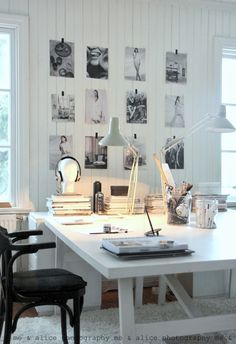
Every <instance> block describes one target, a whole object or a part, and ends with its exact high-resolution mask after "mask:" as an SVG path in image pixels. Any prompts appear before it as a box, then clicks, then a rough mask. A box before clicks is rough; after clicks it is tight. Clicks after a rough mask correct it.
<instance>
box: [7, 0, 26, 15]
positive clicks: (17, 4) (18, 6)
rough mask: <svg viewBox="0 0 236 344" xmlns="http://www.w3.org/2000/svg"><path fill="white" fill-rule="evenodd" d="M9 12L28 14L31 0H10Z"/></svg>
mask: <svg viewBox="0 0 236 344" xmlns="http://www.w3.org/2000/svg"><path fill="white" fill-rule="evenodd" d="M8 3H9V13H12V14H22V15H28V13H29V0H8Z"/></svg>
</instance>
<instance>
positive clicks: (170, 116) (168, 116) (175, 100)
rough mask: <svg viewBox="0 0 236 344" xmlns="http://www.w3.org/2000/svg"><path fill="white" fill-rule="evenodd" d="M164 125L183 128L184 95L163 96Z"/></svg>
mask: <svg viewBox="0 0 236 344" xmlns="http://www.w3.org/2000/svg"><path fill="white" fill-rule="evenodd" d="M165 126H166V127H172V128H184V127H185V121H184V97H183V96H173V95H166V96H165Z"/></svg>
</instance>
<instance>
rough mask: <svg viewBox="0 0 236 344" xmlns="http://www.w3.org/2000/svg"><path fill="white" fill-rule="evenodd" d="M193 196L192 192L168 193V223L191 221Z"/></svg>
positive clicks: (176, 223)
mask: <svg viewBox="0 0 236 344" xmlns="http://www.w3.org/2000/svg"><path fill="white" fill-rule="evenodd" d="M191 204H192V196H191V193H190V192H187V193H186V194H184V195H181V194H178V193H177V194H175V193H173V194H168V195H167V223H168V224H174V225H178V224H186V223H189V217H190V212H191Z"/></svg>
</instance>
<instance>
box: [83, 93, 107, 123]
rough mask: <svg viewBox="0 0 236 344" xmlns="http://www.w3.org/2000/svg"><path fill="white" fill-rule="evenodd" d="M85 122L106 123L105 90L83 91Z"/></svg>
mask: <svg viewBox="0 0 236 344" xmlns="http://www.w3.org/2000/svg"><path fill="white" fill-rule="evenodd" d="M85 122H86V123H90V124H91V123H92V124H105V123H106V122H107V94H106V90H99V89H91V90H86V91H85Z"/></svg>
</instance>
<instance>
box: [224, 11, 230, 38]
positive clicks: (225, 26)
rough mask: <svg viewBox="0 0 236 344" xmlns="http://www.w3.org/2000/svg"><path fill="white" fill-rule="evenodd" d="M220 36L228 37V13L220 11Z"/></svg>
mask: <svg viewBox="0 0 236 344" xmlns="http://www.w3.org/2000/svg"><path fill="white" fill-rule="evenodd" d="M222 24H223V27H222V29H223V32H222V36H225V37H230V11H226V10H223V11H222Z"/></svg>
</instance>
